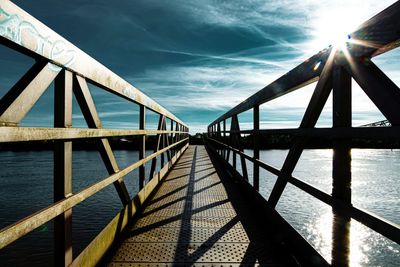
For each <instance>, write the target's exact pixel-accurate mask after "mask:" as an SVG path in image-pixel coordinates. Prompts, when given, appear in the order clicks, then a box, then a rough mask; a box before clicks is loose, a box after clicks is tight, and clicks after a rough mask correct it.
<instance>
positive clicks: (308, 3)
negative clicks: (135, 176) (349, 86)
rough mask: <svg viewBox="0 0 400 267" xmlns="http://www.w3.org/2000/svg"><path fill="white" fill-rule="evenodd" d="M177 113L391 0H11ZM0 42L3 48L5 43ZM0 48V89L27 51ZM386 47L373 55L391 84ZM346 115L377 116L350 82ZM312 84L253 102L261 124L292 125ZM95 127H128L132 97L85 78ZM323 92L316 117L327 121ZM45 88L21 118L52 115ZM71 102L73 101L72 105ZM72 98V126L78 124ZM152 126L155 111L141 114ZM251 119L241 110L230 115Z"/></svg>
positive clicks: (290, 61)
mask: <svg viewBox="0 0 400 267" xmlns="http://www.w3.org/2000/svg"><path fill="white" fill-rule="evenodd" d="M13 2H14V3H16V4H17V5H18V6H20V7H21V8H22V9H24V10H25V11H27V12H28V13H30V14H31V15H33V16H34V17H36V18H37V19H39V20H40V21H42V22H43V23H44V24H46V25H47V26H48V27H50V28H51V29H53V30H54V31H56V32H57V33H59V34H60V35H61V36H63V37H64V38H66V39H67V40H69V41H70V42H72V43H73V44H75V45H76V46H77V47H79V48H80V49H81V50H83V51H84V52H86V53H87V54H89V55H90V56H91V57H93V58H95V59H96V60H98V61H99V62H101V63H102V64H103V65H105V66H106V67H108V68H109V69H111V70H112V71H113V72H115V73H117V74H118V75H119V76H121V77H122V78H123V79H125V80H127V81H128V82H129V83H131V84H132V85H134V86H135V87H136V88H138V89H140V90H141V91H143V92H144V93H145V94H147V95H148V96H150V97H151V98H153V99H154V100H156V101H157V102H158V103H160V104H161V105H162V106H164V107H165V108H167V109H168V110H169V111H171V112H172V113H174V114H175V115H176V116H177V117H178V118H180V119H181V120H182V121H184V122H185V123H186V124H187V125H188V126H189V127H190V132H191V133H196V132H204V131H206V129H207V128H206V127H207V125H208V124H209V123H210V122H212V121H214V120H215V119H216V118H217V117H219V116H220V115H222V114H224V113H225V112H226V111H228V110H229V109H231V108H232V107H234V106H235V105H237V104H238V103H240V102H242V101H243V100H245V99H246V98H247V97H249V96H251V95H252V94H254V93H255V92H257V91H258V90H260V89H261V88H263V87H264V86H266V85H268V84H269V83H271V82H273V81H274V80H275V79H277V78H279V77H280V76H282V75H284V74H285V73H286V72H288V71H290V70H291V69H292V68H294V67H295V66H297V65H298V64H300V63H301V62H303V61H304V60H306V59H307V58H309V57H310V56H312V55H313V54H315V53H317V52H318V51H320V50H322V49H324V48H326V47H327V46H328V45H330V44H334V43H335V42H337V40H338V39H340V38H342V36H346V35H347V34H348V33H350V32H351V30H352V29H354V28H355V27H356V26H357V25H359V24H360V23H362V22H363V21H365V20H367V19H368V18H370V17H371V16H373V15H375V14H377V13H378V12H379V11H381V10H382V9H384V8H386V7H388V6H389V5H391V4H392V3H394V2H395V1H391V0H381V1H376V0H353V1H351V0H348V1H343V0H337V1H326V0H305V1H297V0H283V1H258V0H243V1H235V0H231V1H223V0H219V1H217V0H197V1H189V0H169V1H162V0H135V1H105V0H96V1H88V0H82V1H77V0H71V1H50V0H35V1H13ZM6 50H7V51H6ZM8 50H9V49H6V48H1V49H0V55H2V56H1V57H0V63H1V64H0V65H1V66H0V71H1V72H2V73H3V75H0V82H1V84H2V87H1V90H2V91H1V94H4V92H5V90H6V89H7V88H9V87H10V86H11V85H12V83H13V82H15V81H16V80H17V79H18V77H19V76H20V75H22V74H23V73H24V72H25V71H26V70H27V68H29V66H30V64H32V61H29V60H28V59H26V58H25V56H20V55H17V54H16V53H15V52H13V51H8ZM398 55H399V52H398V51H397V50H394V51H392V52H389V53H387V54H385V55H382V56H379V57H377V58H376V59H374V60H373V61H374V62H375V63H376V64H377V65H378V66H379V67H380V68H382V70H384V71H385V73H386V74H387V75H388V76H389V77H390V78H392V79H393V80H394V82H395V83H396V84H397V85H399V84H400V79H399V77H400V75H398V74H399V73H398V70H396V65H397V64H396V62H395V58H396V57H397V58H398ZM353 84H354V86H353V88H354V89H353V125H354V126H357V125H362V124H366V123H369V122H374V121H378V120H381V119H384V117H383V116H382V115H381V114H380V112H379V110H377V109H376V107H374V106H373V104H372V103H371V101H370V100H369V99H368V97H366V96H365V95H364V93H363V92H362V90H361V89H360V88H358V86H357V85H356V84H355V83H353ZM314 87H315V84H311V85H309V86H306V87H305V88H302V89H300V90H297V91H295V92H293V93H290V94H288V95H286V96H284V97H281V98H278V99H276V100H273V101H271V102H268V103H266V104H264V105H262V106H261V127H262V128H276V127H284V128H290V127H298V125H299V123H300V121H301V118H302V115H303V112H304V110H305V107H306V105H307V103H308V101H309V99H310V96H311V94H312V90H313V88H314ZM91 92H92V94H93V98H94V100H95V103H96V106H97V109H98V110H99V113H100V117H101V119H102V121H103V125H104V127H110V128H137V114H138V111H137V107H136V105H134V104H132V103H129V102H128V101H125V100H123V99H120V98H118V97H115V96H113V95H111V94H109V93H106V92H104V91H102V90H101V89H98V88H93V87H91ZM330 102H331V100H328V103H327V105H326V107H325V109H324V112H323V114H322V115H321V117H320V120H319V121H318V124H317V125H318V126H321V127H325V126H328V127H329V126H331V112H332V111H331V110H332V105H331V103H330ZM51 103H52V91H51V90H48V92H46V94H45V95H44V96H43V97H42V99H40V100H39V102H38V103H37V106H36V107H35V108H34V109H32V111H31V112H30V113H29V114H28V116H27V117H26V118H25V119H24V121H23V123H22V125H24V126H48V125H51V124H52V114H51V113H52V104H51ZM75 106H76V105H75ZM75 106H74V111H73V123H74V126H77V127H80V126H82V125H84V121H83V118H82V115H81V113H80V111H79V109H78V108H77V107H75ZM148 116H149V117H148V124H149V127H154V125H155V122H156V120H157V116H155V114H151V113H149V115H148ZM239 120H240V125H241V128H242V129H247V128H249V127H251V124H252V119H251V111H249V112H246V113H244V114H241V115H239Z"/></svg>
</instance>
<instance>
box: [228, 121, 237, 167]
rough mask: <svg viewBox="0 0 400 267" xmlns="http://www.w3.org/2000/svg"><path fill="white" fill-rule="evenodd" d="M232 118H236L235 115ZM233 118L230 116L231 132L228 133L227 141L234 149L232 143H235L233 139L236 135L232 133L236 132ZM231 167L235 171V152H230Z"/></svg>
mask: <svg viewBox="0 0 400 267" xmlns="http://www.w3.org/2000/svg"><path fill="white" fill-rule="evenodd" d="M234 116H236V115H234ZM234 116H232V119H231V131H230V133H229V137H230V138H229V139H230V140H231V146H232V147H233V148H236V147H235V145H234V143H235V140H234V137H236V133H232V132H233V131H236V125H235V123H236V121H235V119H234ZM232 167H233V168H234V169H235V170H236V152H235V151H232Z"/></svg>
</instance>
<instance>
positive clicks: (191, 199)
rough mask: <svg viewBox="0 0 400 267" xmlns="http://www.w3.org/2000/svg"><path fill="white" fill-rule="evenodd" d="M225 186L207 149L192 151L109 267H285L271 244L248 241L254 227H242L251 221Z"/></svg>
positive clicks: (174, 172)
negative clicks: (259, 265) (234, 202)
mask: <svg viewBox="0 0 400 267" xmlns="http://www.w3.org/2000/svg"><path fill="white" fill-rule="evenodd" d="M226 186H227V185H226V183H223V182H222V181H221V179H220V177H219V176H218V174H217V172H216V171H215V169H214V167H213V164H212V162H211V160H210V158H209V157H208V154H207V151H206V150H205V148H204V147H203V146H190V147H189V148H188V150H187V151H186V152H185V154H184V155H183V156H182V157H181V159H180V160H179V161H178V163H177V164H176V165H175V166H174V168H173V169H172V171H171V172H170V174H169V175H168V176H167V177H166V179H165V181H164V182H163V184H162V185H161V187H160V188H159V190H158V192H157V193H156V194H155V195H154V197H153V198H152V199H150V200H149V202H148V204H147V206H146V207H145V208H144V210H143V212H142V214H141V215H140V216H139V218H138V219H137V221H136V222H135V223H134V224H133V225H132V227H131V229H130V230H129V231H128V233H127V234H126V237H125V238H124V239H123V241H122V242H121V244H120V245H119V247H117V248H116V249H115V251H114V252H113V255H111V256H110V258H109V263H108V265H109V266H197V265H199V266H239V265H240V266H244V265H248V266H255V265H258V264H261V263H262V264H261V265H262V266H282V265H284V264H282V261H280V260H278V259H277V256H276V255H275V252H274V250H272V249H271V247H270V246H269V245H268V244H266V243H267V242H268V241H267V240H265V239H264V240H263V242H256V241H255V239H254V235H253V238H250V237H249V235H248V232H249V231H250V232H251V229H250V228H251V227H250V228H249V227H248V225H251V223H249V222H243V220H245V221H246V220H248V216H247V215H243V214H242V213H241V212H240V208H239V206H240V205H241V204H240V203H239V205H238V204H237V201H236V204H235V205H233V204H232V203H231V199H238V198H240V196H236V195H232V194H231V193H230V192H231V191H230V190H229V189H227V188H226ZM228 186H229V185H228ZM231 186H232V185H231ZM228 191H229V192H228ZM244 225H247V228H246V227H244ZM261 236H262V235H261ZM261 239H262V238H259V240H261Z"/></svg>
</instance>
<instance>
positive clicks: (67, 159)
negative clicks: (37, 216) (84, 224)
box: [54, 70, 72, 266]
mask: <svg viewBox="0 0 400 267" xmlns="http://www.w3.org/2000/svg"><path fill="white" fill-rule="evenodd" d="M54 127H60V128H70V127H72V73H71V72H69V71H67V70H64V71H62V72H61V73H60V74H59V75H58V76H57V78H56V80H55V90H54ZM70 194H72V142H71V141H57V142H56V143H55V147H54V202H57V201H60V200H62V199H64V198H66V197H68V196H69V195H70ZM71 262H72V209H69V210H67V211H65V212H64V213H62V214H60V215H59V216H57V217H56V218H55V219H54V266H69V265H70V264H71Z"/></svg>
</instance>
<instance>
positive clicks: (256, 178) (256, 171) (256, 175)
mask: <svg viewBox="0 0 400 267" xmlns="http://www.w3.org/2000/svg"><path fill="white" fill-rule="evenodd" d="M253 129H254V132H253V143H254V147H253V151H254V152H253V153H254V154H253V158H254V162H253V186H254V189H255V190H257V191H259V188H260V166H258V164H257V163H256V161H255V160H258V159H260V147H259V133H258V132H257V130H260V106H258V105H256V106H254V108H253Z"/></svg>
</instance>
